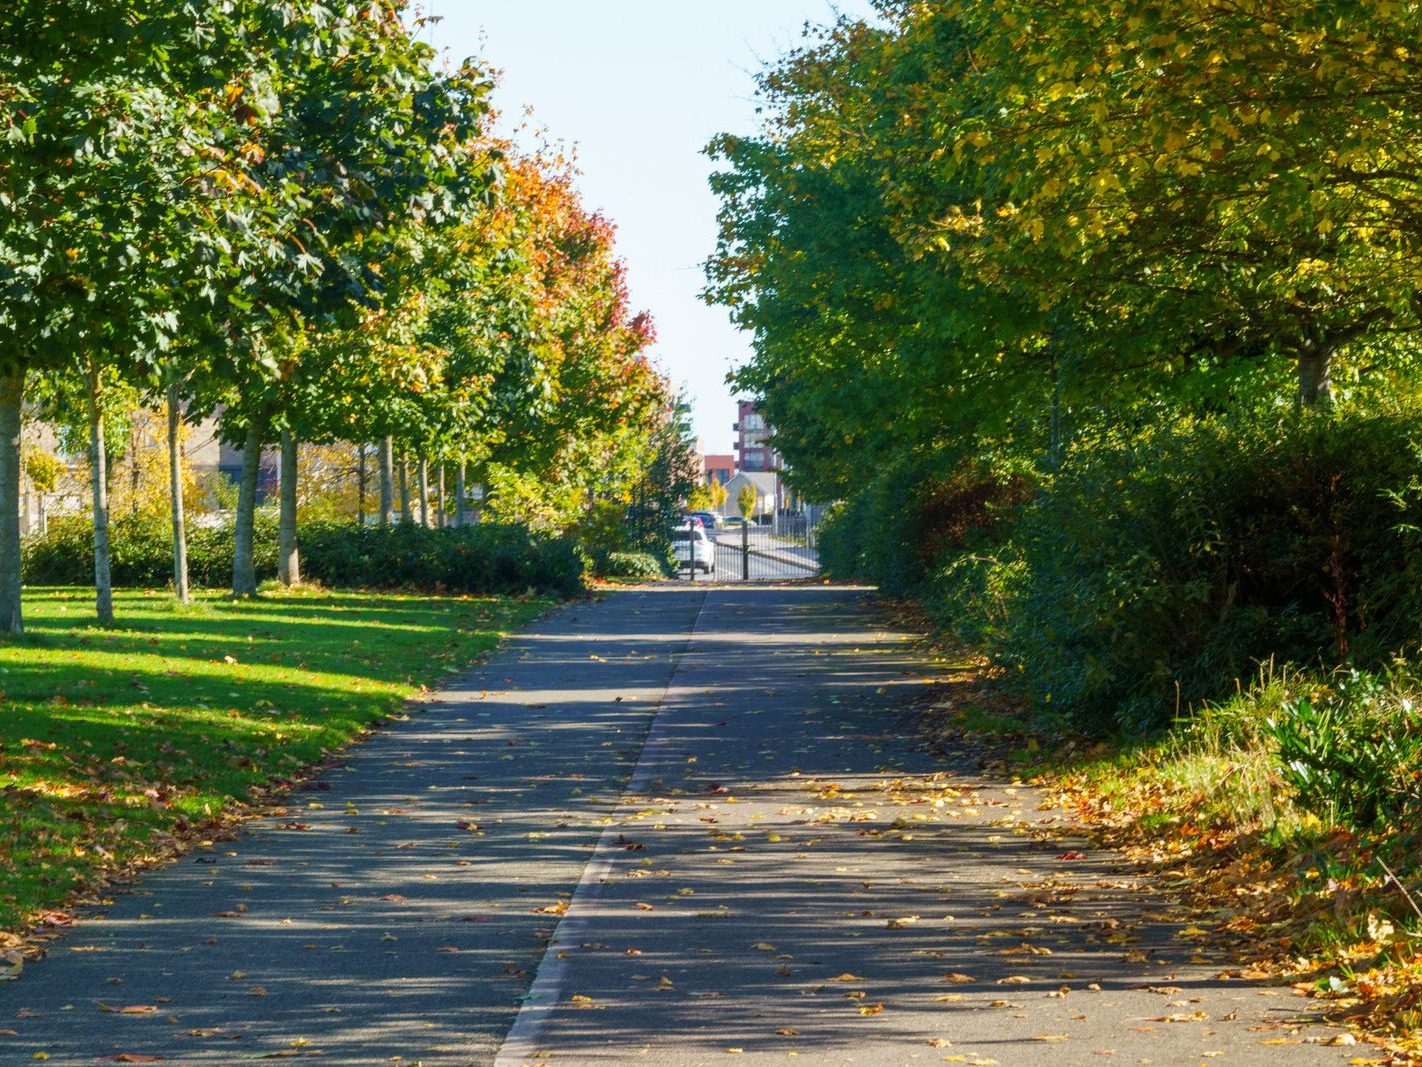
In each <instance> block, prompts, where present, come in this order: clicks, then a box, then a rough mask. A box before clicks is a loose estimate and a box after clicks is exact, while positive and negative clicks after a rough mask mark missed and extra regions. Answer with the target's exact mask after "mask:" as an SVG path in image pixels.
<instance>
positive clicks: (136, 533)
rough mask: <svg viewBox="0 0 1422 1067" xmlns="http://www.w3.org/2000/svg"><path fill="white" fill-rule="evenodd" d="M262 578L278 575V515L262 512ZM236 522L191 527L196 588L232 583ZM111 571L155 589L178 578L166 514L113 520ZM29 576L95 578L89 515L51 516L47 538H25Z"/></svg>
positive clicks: (53, 580) (45, 580) (75, 581)
mask: <svg viewBox="0 0 1422 1067" xmlns="http://www.w3.org/2000/svg"><path fill="white" fill-rule="evenodd" d="M255 526H256V543H255V549H256V553H255V554H256V562H257V577H258V579H266V578H273V577H275V576H276V572H277V566H276V556H277V545H276V540H277V537H276V515H275V514H273V513H271V512H270V511H265V510H264V511H258V512H257V515H256V520H255ZM232 531H233V527H232V525H231V523H224V524H222V525H219V526H214V527H206V526H197V525H190V526H189V528H188V577H189V580H190V581H191V582H192V583H193V584H194V585H196V586H205V587H208V588H221V587H223V586H225V585H228V584H230V583H231V581H232V552H233V543H232ZM109 554H110V571H111V574H112V577H113V583H114V585H116V586H120V587H124V586H127V587H137V588H152V587H162V586H166V585H170V584H171V583H172V581H173V531H172V526H171V525H170V524H169V522H168V520H167V519H166V518H163V517H161V516H154V515H119V516H116V517H115V518H114V519H113V520H111V521H110V523H109ZM21 566H22V568H23V574H24V580H25V581H26V582H28V583H30V584H32V585H88V584H90V583H92V582H93V580H94V527H93V524H92V523H91V522H90V520H89V518H88V516H86V515H63V516H60V517H58V518H54V519H51V520H50V522H49V528H48V529H47V530H46V531H45V534H44V535H43V536H33V537H27V538H25V542H24V546H23V551H22V562H21Z"/></svg>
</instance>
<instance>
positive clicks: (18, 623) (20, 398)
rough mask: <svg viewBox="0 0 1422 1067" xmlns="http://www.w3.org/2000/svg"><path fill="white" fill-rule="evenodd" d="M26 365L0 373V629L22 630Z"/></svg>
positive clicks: (12, 632) (17, 632)
mask: <svg viewBox="0 0 1422 1067" xmlns="http://www.w3.org/2000/svg"><path fill="white" fill-rule="evenodd" d="M24 403H25V368H24V366H23V365H20V366H17V367H14V368H12V369H10V370H8V371H6V372H5V374H4V375H3V376H0V632H4V633H7V634H19V633H24V630H25V623H24V616H23V613H22V612H21V610H20V412H21V409H22V408H23V407H24Z"/></svg>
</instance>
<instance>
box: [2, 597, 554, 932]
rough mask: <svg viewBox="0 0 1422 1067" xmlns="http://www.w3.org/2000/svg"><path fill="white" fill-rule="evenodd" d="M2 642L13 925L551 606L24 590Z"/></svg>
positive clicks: (236, 797) (138, 858)
mask: <svg viewBox="0 0 1422 1067" xmlns="http://www.w3.org/2000/svg"><path fill="white" fill-rule="evenodd" d="M25 592H26V599H25V621H26V627H27V630H28V632H27V633H26V634H25V636H24V637H22V638H18V639H12V640H8V641H0V929H14V928H16V927H17V926H18V925H20V924H21V923H23V922H25V921H27V920H29V919H32V918H33V917H34V916H35V915H36V914H37V913H39V912H41V911H44V910H46V909H53V908H56V907H58V906H61V905H62V904H63V902H64V901H66V900H67V899H70V898H72V897H73V896H74V895H75V894H76V892H82V891H84V890H86V889H89V888H91V887H93V886H94V885H97V884H99V883H100V882H102V880H103V878H104V877H105V875H106V874H107V873H111V872H113V871H114V870H116V869H122V868H124V867H127V866H129V865H132V864H134V863H140V862H143V861H145V860H147V859H151V858H153V857H156V856H162V855H164V854H165V853H167V852H169V851H171V849H172V846H173V841H174V837H175V836H192V835H194V834H198V835H201V834H202V832H203V831H204V829H205V828H207V827H209V826H211V825H214V823H213V820H214V819H215V818H217V817H219V816H222V815H223V814H226V813H230V812H232V811H233V810H234V808H235V807H236V806H239V805H240V803H241V802H242V801H243V800H245V799H247V798H249V797H251V795H252V793H253V790H254V789H255V788H256V787H258V786H261V785H263V784H265V783H268V782H271V781H272V780H273V779H281V778H282V777H283V776H286V775H290V774H292V773H294V772H295V771H297V770H298V769H299V768H300V767H301V766H302V765H304V764H308V763H312V762H315V761H317V760H320V759H321V758H322V756H323V755H325V754H326V753H328V752H330V751H332V750H334V749H336V748H338V747H339V746H341V745H342V744H344V743H345V742H347V741H349V740H350V739H351V738H353V737H355V736H357V735H358V734H360V733H361V731H362V730H363V729H364V728H366V727H367V726H369V725H370V724H371V723H372V722H375V721H376V720H379V719H381V718H384V717H386V716H388V715H390V714H391V713H392V712H395V711H397V710H398V709H399V707H400V706H401V704H402V702H403V701H405V700H406V699H407V698H409V697H410V696H412V695H414V694H415V693H417V692H419V690H420V689H421V687H422V686H433V685H436V684H438V683H439V682H440V681H441V680H442V679H444V678H445V677H447V676H448V674H449V673H450V672H453V671H458V670H460V669H462V668H464V667H467V666H468V665H469V664H470V663H471V662H472V661H473V660H474V659H475V658H476V657H478V656H479V655H480V654H481V653H484V652H487V651H488V650H489V649H491V648H493V647H494V645H495V644H496V643H497V642H498V641H499V639H500V638H501V637H503V636H504V635H505V634H507V633H508V632H510V631H511V630H515V629H517V628H518V627H519V626H521V625H522V624H523V623H525V622H526V621H527V620H528V619H529V618H530V617H531V616H533V615H534V614H535V613H537V612H538V611H539V610H540V609H541V608H543V607H544V606H546V604H545V603H543V602H525V601H515V600H509V599H499V598H450V597H423V596H402V595H393V594H360V593H354V594H346V593H327V592H292V593H286V592H282V593H274V594H270V595H266V596H263V597H261V598H258V599H255V600H251V601H245V602H235V603H234V602H231V601H227V600H223V599H221V598H219V596H218V595H217V594H207V595H201V594H200V595H199V596H198V597H197V598H195V601H194V603H193V604H192V605H191V606H188V607H183V606H181V605H179V604H177V603H176V601H174V600H173V599H172V598H171V597H170V596H168V595H166V594H160V593H141V592H120V593H117V594H116V597H115V600H116V602H115V608H116V612H117V615H118V618H119V623H118V626H117V627H116V628H114V629H101V628H99V627H97V626H96V625H95V624H94V623H93V621H92V619H93V599H92V597H93V594H92V593H91V591H89V590H87V589H68V588H65V589H27V590H26V591H25Z"/></svg>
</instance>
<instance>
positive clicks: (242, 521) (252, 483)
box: [232, 412, 270, 597]
mask: <svg viewBox="0 0 1422 1067" xmlns="http://www.w3.org/2000/svg"><path fill="white" fill-rule="evenodd" d="M269 418H270V416H268V415H267V414H266V413H265V412H263V413H260V414H258V415H256V416H254V417H253V419H252V422H251V423H250V424H249V425H248V427H247V440H246V441H245V442H244V443H243V445H242V480H241V482H239V483H238V486H237V520H236V523H237V525H236V527H235V528H234V530H233V537H232V540H233V551H232V595H233V596H237V597H243V596H253V595H254V594H255V593H256V592H257V560H256V519H257V482H258V480H259V479H260V477H261V473H262V445H263V444H264V443H265V440H266V429H267V422H268V420H269Z"/></svg>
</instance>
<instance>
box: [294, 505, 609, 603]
mask: <svg viewBox="0 0 1422 1067" xmlns="http://www.w3.org/2000/svg"><path fill="white" fill-rule="evenodd" d="M300 542H301V557H302V559H301V568H302V573H303V574H304V575H306V576H307V577H310V578H312V579H315V580H316V581H319V582H322V583H323V584H325V585H329V586H333V587H337V588H357V587H358V588H367V589H423V590H429V591H431V592H447V593H513V594H517V593H525V592H528V591H530V590H532V591H534V592H538V593H547V594H553V595H557V596H571V595H573V594H575V593H577V592H580V591H581V590H582V588H583V569H584V565H583V560H582V558H581V556H580V555H579V553H578V551H577V548H576V547H575V545H574V543H573V542H572V541H571V540H569V539H567V538H563V537H554V536H552V535H548V534H541V533H533V532H531V531H529V530H528V529H527V528H525V527H522V526H506V525H495V524H492V523H480V524H478V525H475V526H463V527H457V528H447V529H443V530H441V529H428V528H426V527H423V526H416V525H406V524H396V525H394V526H365V527H360V526H352V525H350V524H349V523H312V524H310V525H305V526H303V527H302V528H301V533H300Z"/></svg>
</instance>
